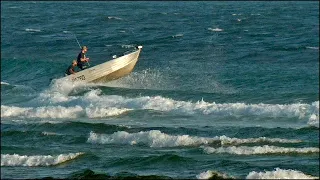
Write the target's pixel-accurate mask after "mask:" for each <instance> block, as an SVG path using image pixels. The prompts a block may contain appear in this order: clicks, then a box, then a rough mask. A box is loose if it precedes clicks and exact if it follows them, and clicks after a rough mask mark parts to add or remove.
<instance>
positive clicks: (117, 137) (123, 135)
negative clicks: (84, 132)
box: [87, 130, 301, 147]
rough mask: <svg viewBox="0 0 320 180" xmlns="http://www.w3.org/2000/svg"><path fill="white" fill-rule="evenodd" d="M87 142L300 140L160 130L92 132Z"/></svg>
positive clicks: (166, 144) (176, 143)
mask: <svg viewBox="0 0 320 180" xmlns="http://www.w3.org/2000/svg"><path fill="white" fill-rule="evenodd" d="M87 142H90V143H99V144H129V145H134V144H147V145H149V146H150V147H177V146H198V145H207V144H210V143H214V142H220V143H221V144H222V145H226V144H243V143H257V142H278V143H298V142H301V141H299V140H289V139H279V138H265V137H261V138H249V139H238V138H229V137H227V136H215V137H213V138H208V137H197V136H189V135H169V134H165V133H162V132H161V131H159V130H151V131H140V132H138V133H128V132H125V131H118V132H115V133H113V134H110V135H109V134H97V133H94V132H90V135H89V138H88V140H87Z"/></svg>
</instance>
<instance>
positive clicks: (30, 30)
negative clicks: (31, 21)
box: [25, 28, 41, 32]
mask: <svg viewBox="0 0 320 180" xmlns="http://www.w3.org/2000/svg"><path fill="white" fill-rule="evenodd" d="M25 31H28V32H41V30H40V29H31V28H27V29H25Z"/></svg>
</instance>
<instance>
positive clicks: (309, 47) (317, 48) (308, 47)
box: [306, 46, 319, 50]
mask: <svg viewBox="0 0 320 180" xmlns="http://www.w3.org/2000/svg"><path fill="white" fill-rule="evenodd" d="M306 48H307V49H316V50H319V47H311V46H307V47H306Z"/></svg>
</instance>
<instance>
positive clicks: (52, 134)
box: [42, 131, 59, 136]
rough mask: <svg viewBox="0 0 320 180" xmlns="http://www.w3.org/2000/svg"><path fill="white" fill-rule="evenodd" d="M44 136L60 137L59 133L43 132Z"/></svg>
mask: <svg viewBox="0 0 320 180" xmlns="http://www.w3.org/2000/svg"><path fill="white" fill-rule="evenodd" d="M42 134H43V135H45V136H56V135H59V134H58V133H55V132H46V131H44V132H42Z"/></svg>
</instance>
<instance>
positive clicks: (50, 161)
mask: <svg viewBox="0 0 320 180" xmlns="http://www.w3.org/2000/svg"><path fill="white" fill-rule="evenodd" d="M82 154H84V153H83V152H79V153H69V154H60V155H56V156H52V155H34V156H26V155H19V154H13V155H11V154H1V166H52V165H57V164H60V163H63V162H66V161H69V160H72V159H75V158H77V157H78V156H80V155H82Z"/></svg>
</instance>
